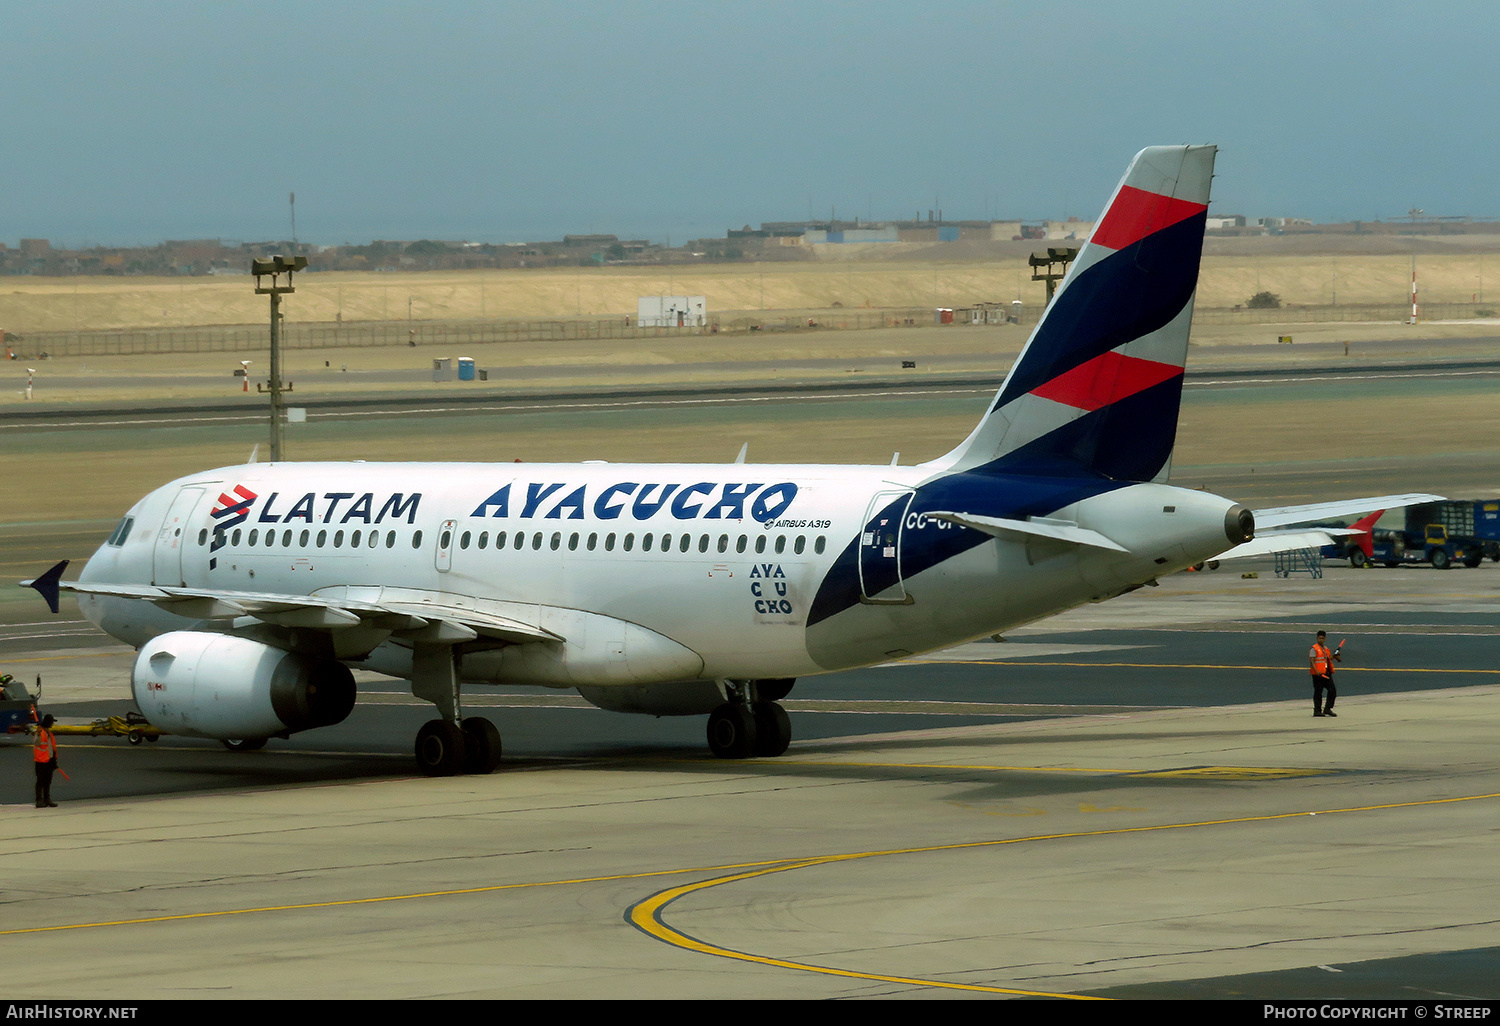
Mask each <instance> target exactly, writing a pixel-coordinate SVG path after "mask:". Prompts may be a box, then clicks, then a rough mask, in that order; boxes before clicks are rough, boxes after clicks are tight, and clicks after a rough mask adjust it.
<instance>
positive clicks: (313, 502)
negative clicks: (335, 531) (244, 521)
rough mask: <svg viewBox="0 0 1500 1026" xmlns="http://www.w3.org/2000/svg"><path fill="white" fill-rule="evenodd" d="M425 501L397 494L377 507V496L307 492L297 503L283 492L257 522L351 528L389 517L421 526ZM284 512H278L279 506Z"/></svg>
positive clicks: (274, 495) (268, 499)
mask: <svg viewBox="0 0 1500 1026" xmlns="http://www.w3.org/2000/svg"><path fill="white" fill-rule="evenodd" d="M421 501H422V493H421V492H412V493H411V494H410V495H407V494H406V493H405V492H395V493H393V494H391V495H388V496H386V498H385V501H383V502H382V503H381V504H380V506H379V507H378V512H372V511H375V510H376V509H377V507H376V505H375V493H374V492H365V493H363V494H360V493H359V492H324V493H323V494H322V495H321V496H320V495H319V494H318V493H317V492H306V493H305V494H303V496H302V497H301V498H299V499H297V500H296V501H295V502H290V504H288V503H289V500H285V499H282V498H281V493H280V492H272V493H271V494H270V495H268V496H266V504H265V505H264V506H262V507H261V508H260V515H259V516H257V517H256V518H255V522H256V523H257V524H291V523H297V522H301V523H304V524H332V523H340V524H347V523H349V522H350V521H354V520H357V521H359V522H360V523H362V524H379V523H383V522H384V521H385V518H386V517H390V518H391V519H392V520H400V519H401V518H402V517H403V516H404V517H406V522H407V523H408V524H414V523H416V522H417V506H418V505H419V504H420V503H421ZM278 503H280V504H281V508H280V509H277V504H278Z"/></svg>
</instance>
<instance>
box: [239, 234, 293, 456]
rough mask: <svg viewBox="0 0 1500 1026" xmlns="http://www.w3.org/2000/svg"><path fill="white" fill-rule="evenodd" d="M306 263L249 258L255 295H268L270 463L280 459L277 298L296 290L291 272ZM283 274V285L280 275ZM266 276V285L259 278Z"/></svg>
mask: <svg viewBox="0 0 1500 1026" xmlns="http://www.w3.org/2000/svg"><path fill="white" fill-rule="evenodd" d="M306 266H307V257H291V258H286V257H281V256H274V257H271V258H270V259H269V260H252V261H251V262H250V273H251V274H253V275H255V294H256V295H257V296H270V297H271V378H270V380H269V381H268V382H267V383H266V384H267V386H268V390H269V391H270V393H271V462H272V463H279V462H280V461H281V423H282V407H281V297H282V296H283V295H285V294H287V293H289V292H295V291H297V290H296V289H295V288H293V287H292V272H293V271H300V270H302V269H303V268H304V267H306ZM283 274H284V275H286V284H284V285H283V284H281V281H280V279H281V276H282V275H283ZM266 275H269V276H270V278H271V284H270V285H263V284H262V282H261V279H262V278H263V277H265V276H266Z"/></svg>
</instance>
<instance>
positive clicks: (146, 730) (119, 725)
mask: <svg viewBox="0 0 1500 1026" xmlns="http://www.w3.org/2000/svg"><path fill="white" fill-rule="evenodd" d="M52 732H53V733H54V734H83V735H87V736H89V737H101V736H103V737H123V738H124V739H125V740H127V741H129V742H130V743H131V744H133V745H138V744H140V743H141V742H142V741H155V740H156V739H157V738H159V737H161V736H162V734H164V733H166V732H165V731H163V730H161V729H160V728H158V727H153V726H152V725H151V724H150V723H148V722H147V720H146V717H144V716H142V715H141V714H140V713H138V712H134V711H131V712H128V713H126V714H125V715H124V716H107V717H105V718H104V719H99V720H95V721H94V722H92V723H59V724H58V725H57V726H55V727H53V728H52Z"/></svg>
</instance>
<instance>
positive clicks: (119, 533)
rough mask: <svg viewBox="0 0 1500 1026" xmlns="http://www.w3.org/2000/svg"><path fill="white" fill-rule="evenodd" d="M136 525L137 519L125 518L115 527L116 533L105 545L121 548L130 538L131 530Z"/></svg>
mask: <svg viewBox="0 0 1500 1026" xmlns="http://www.w3.org/2000/svg"><path fill="white" fill-rule="evenodd" d="M134 524H135V517H125V518H124V519H122V520H121V521H120V522H119V523H118V524H116V525H115V531H114V533H113V534H111V535H110V536H109V538H108V540H106V541H105V543H104V544H106V545H113V546H115V548H119V547H120V546H121V545H124V544H125V539H126V538H128V537H130V528H131V527H132V526H133V525H134Z"/></svg>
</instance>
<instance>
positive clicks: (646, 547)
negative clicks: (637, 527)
mask: <svg viewBox="0 0 1500 1026" xmlns="http://www.w3.org/2000/svg"><path fill="white" fill-rule="evenodd" d="M641 551H642V552H650V551H651V532H650V531H647V532H646V533H645V534H643V535H641Z"/></svg>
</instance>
